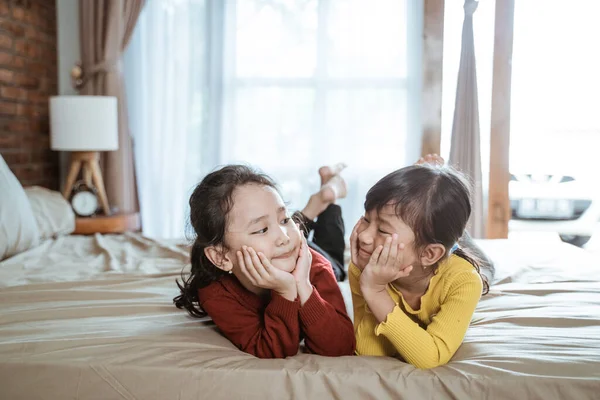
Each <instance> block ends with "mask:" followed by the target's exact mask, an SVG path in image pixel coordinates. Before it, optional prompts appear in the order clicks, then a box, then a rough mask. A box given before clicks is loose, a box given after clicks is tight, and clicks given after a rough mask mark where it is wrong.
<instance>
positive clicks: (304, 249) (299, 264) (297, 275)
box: [292, 235, 312, 283]
mask: <svg viewBox="0 0 600 400" xmlns="http://www.w3.org/2000/svg"><path fill="white" fill-rule="evenodd" d="M300 240H301V242H300V253H299V254H298V259H297V260H296V267H295V268H294V271H292V275H293V276H294V279H296V283H305V282H308V283H310V265H311V264H312V254H310V251H309V250H308V243H306V238H305V237H304V235H302V238H301V239H300Z"/></svg>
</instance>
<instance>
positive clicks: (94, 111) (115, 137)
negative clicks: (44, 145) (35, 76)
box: [50, 96, 119, 215]
mask: <svg viewBox="0 0 600 400" xmlns="http://www.w3.org/2000/svg"><path fill="white" fill-rule="evenodd" d="M50 146H51V148H52V150H60V151H70V152H71V166H70V168H69V173H68V175H67V180H66V182H65V186H64V189H63V196H64V197H65V198H66V199H67V200H68V199H69V195H70V193H71V190H72V188H73V185H74V183H75V181H76V179H77V177H78V176H79V172H80V171H81V170H82V171H83V178H84V181H85V183H86V184H87V185H88V186H90V187H91V184H92V182H93V183H94V186H95V187H96V190H97V192H98V197H99V199H100V204H101V205H102V209H103V210H104V213H105V214H106V215H110V208H109V206H108V199H107V197H106V190H105V189H104V181H103V179H102V173H101V172H100V164H99V163H98V160H99V154H98V152H99V151H114V150H117V149H118V148H119V125H118V111H117V98H116V97H111V96H54V97H51V98H50Z"/></svg>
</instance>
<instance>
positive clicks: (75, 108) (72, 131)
mask: <svg viewBox="0 0 600 400" xmlns="http://www.w3.org/2000/svg"><path fill="white" fill-rule="evenodd" d="M50 132H51V133H50V146H51V147H52V149H53V150H63V151H113V150H117V149H118V148H119V123H118V111H117V98H116V97H111V96H54V97H51V98H50Z"/></svg>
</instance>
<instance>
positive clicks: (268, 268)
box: [258, 253, 273, 274]
mask: <svg viewBox="0 0 600 400" xmlns="http://www.w3.org/2000/svg"><path fill="white" fill-rule="evenodd" d="M258 259H259V260H260V262H261V263H262V265H263V266H264V267H265V270H266V271H267V272H268V273H269V274H271V272H272V270H273V266H272V265H271V262H270V261H269V259H268V258H267V256H265V255H264V254H263V253H258Z"/></svg>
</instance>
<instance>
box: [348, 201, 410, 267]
mask: <svg viewBox="0 0 600 400" xmlns="http://www.w3.org/2000/svg"><path fill="white" fill-rule="evenodd" d="M357 233H358V260H357V264H358V265H357V267H359V268H361V269H363V268H364V267H365V266H366V265H367V264H368V263H369V259H370V258H371V254H372V253H373V251H374V250H375V249H376V248H377V246H380V245H381V246H383V245H384V244H385V240H386V239H387V238H388V237H391V236H392V234H394V233H396V234H397V235H398V243H404V245H405V248H404V250H403V253H404V259H403V263H402V264H403V267H407V266H409V265H412V266H413V268H414V267H416V266H417V265H419V263H418V262H419V260H418V257H417V254H416V251H415V249H414V242H415V235H414V233H413V231H412V229H411V228H410V227H409V226H408V225H407V224H406V223H404V221H402V219H401V218H399V217H398V216H396V213H395V209H394V206H392V205H386V206H384V207H383V208H382V209H381V211H380V212H377V210H371V211H369V212H366V213H365V216H364V217H362V218H361V220H360V225H359V227H358V230H357Z"/></svg>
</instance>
